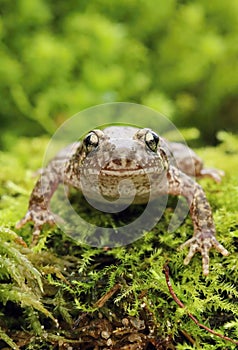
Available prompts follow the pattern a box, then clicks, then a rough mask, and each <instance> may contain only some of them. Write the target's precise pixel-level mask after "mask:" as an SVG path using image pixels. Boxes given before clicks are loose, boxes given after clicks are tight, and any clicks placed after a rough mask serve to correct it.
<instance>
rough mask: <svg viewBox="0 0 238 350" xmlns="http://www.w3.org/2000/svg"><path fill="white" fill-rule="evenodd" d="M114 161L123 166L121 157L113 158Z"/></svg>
mask: <svg viewBox="0 0 238 350" xmlns="http://www.w3.org/2000/svg"><path fill="white" fill-rule="evenodd" d="M112 162H113V163H114V164H115V165H119V166H122V162H121V159H119V158H116V159H113V160H112Z"/></svg>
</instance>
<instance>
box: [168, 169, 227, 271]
mask: <svg viewBox="0 0 238 350" xmlns="http://www.w3.org/2000/svg"><path fill="white" fill-rule="evenodd" d="M167 177H168V186H169V189H168V191H169V194H173V195H182V196H184V197H185V198H186V199H187V201H188V204H189V208H190V214H191V217H192V221H193V225H194V234H193V237H192V238H191V239H189V240H188V241H187V242H185V243H183V244H182V246H181V247H182V248H183V247H185V246H189V247H190V249H189V253H188V255H187V257H186V258H185V260H184V263H185V264H186V265H187V264H189V262H190V260H191V258H192V257H193V256H194V254H195V253H196V252H200V253H201V255H202V264H203V273H204V275H208V273H209V250H210V249H211V248H212V247H214V248H215V249H216V250H217V251H219V252H220V253H221V254H222V255H225V256H226V255H228V254H229V253H228V251H227V250H226V249H225V248H224V247H223V246H222V245H221V244H220V243H219V242H218V241H217V240H216V238H215V233H216V230H215V225H214V222H213V218H212V211H211V207H210V205H209V203H208V201H207V198H206V196H205V193H204V191H203V189H202V188H201V186H200V185H199V184H198V183H196V182H195V181H194V180H193V179H192V178H190V177H189V176H187V175H185V174H184V173H183V172H181V171H180V170H178V169H177V168H175V167H172V166H171V167H170V169H169V170H168V174H167Z"/></svg>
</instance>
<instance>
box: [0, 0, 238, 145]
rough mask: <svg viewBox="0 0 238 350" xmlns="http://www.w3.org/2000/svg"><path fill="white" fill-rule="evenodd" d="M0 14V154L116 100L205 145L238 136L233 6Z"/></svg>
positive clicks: (202, 1)
mask: <svg viewBox="0 0 238 350" xmlns="http://www.w3.org/2000/svg"><path fill="white" fill-rule="evenodd" d="M0 13H1V17H0V96H1V108H0V123H1V146H3V147H7V146H8V145H9V144H10V143H11V142H12V140H13V137H15V135H17V136H19V135H24V136H37V135H41V134H45V133H47V134H49V135H51V134H52V133H53V132H54V131H55V130H56V128H57V127H58V126H59V125H61V123H62V122H63V121H64V120H66V119H67V118H69V117H71V116H72V115H73V114H75V113H77V112H79V111H80V110H83V109H85V108H87V107H90V106H93V105H96V104H101V103H106V102H114V101H123V102H126V101H129V102H136V103H141V104H144V105H146V106H150V107H152V108H154V109H155V110H157V111H159V112H161V113H163V114H165V115H166V116H167V117H169V118H170V119H171V120H172V121H173V122H174V123H175V125H176V126H178V127H183V128H184V127H191V126H193V127H196V128H198V129H199V130H200V133H201V139H202V140H203V141H204V142H206V143H211V144H212V143H215V142H216V134H217V131H218V130H222V129H223V130H228V131H229V130H230V131H237V130H238V116H237V110H238V98H237V97H238V42H237V38H238V1H237V0H228V1H224V0H213V1H211V2H210V1H207V0H197V1H186V0H183V1H175V0H165V1H156V0H139V1H138V0H121V1H115V0H95V1H88V0H68V1H53V0H47V1H46V0H31V1H29V0H18V1H16V2H15V1H9V0H0ZM89 122H90V121H89ZM128 122H129V121H128ZM89 128H92V125H89Z"/></svg>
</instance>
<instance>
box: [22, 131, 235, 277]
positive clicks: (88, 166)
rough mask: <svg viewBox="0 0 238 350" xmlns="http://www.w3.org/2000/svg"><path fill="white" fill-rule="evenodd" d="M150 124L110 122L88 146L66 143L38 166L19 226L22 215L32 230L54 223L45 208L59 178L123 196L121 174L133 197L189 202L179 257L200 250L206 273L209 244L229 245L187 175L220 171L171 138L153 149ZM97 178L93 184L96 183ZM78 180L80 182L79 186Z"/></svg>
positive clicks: (126, 193)
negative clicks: (186, 235)
mask: <svg viewBox="0 0 238 350" xmlns="http://www.w3.org/2000/svg"><path fill="white" fill-rule="evenodd" d="M153 135H154V134H153V133H151V131H150V130H149V129H137V128H134V127H128V126H111V127H107V128H106V129H104V130H102V131H101V130H95V131H94V133H93V137H92V141H97V142H98V143H97V144H96V145H95V147H93V146H92V147H91V146H90V147H91V148H90V147H87V146H86V141H85V140H84V141H82V142H77V143H75V144H73V145H70V146H68V147H67V148H65V149H64V150H62V151H61V152H59V153H58V155H57V156H56V157H55V158H54V159H53V160H52V161H51V162H50V163H49V164H48V166H47V167H46V168H45V169H43V171H42V173H41V176H40V179H39V180H38V181H37V183H36V185H35V187H34V189H33V191H32V194H31V197H30V201H29V208H28V212H27V214H26V216H25V217H24V218H23V219H22V220H21V221H19V222H18V223H17V228H20V227H22V226H23V225H24V224H25V223H26V222H27V221H33V222H34V233H33V234H34V236H35V237H38V235H39V233H40V229H41V227H42V225H43V224H44V223H46V222H48V223H50V224H53V223H54V216H55V214H54V216H53V215H52V214H51V213H50V212H49V210H48V208H49V203H50V199H51V197H52V195H53V193H54V191H55V190H56V188H57V186H58V185H59V183H65V184H68V185H71V186H74V187H75V188H78V189H79V190H81V189H82V187H83V192H84V194H86V195H87V196H89V197H91V198H93V199H96V200H100V198H101V197H102V195H103V198H108V199H110V200H115V199H117V198H118V197H120V196H121V198H122V200H124V201H125V202H126V201H127V200H128V198H130V196H131V193H130V190H131V189H130V186H129V185H128V186H127V187H125V188H124V189H123V188H122V192H121V193H120V195H119V193H118V184H119V183H120V182H121V181H122V180H127V179H129V180H133V185H134V187H135V189H136V196H135V201H134V202H135V203H144V202H146V201H147V200H148V196H149V195H152V198H153V197H157V196H158V195H160V194H165V193H166V194H172V195H182V196H184V197H185V198H186V199H187V201H188V204H189V207H190V215H191V217H192V221H193V225H194V234H193V237H192V238H191V239H189V240H188V241H187V242H185V243H184V244H183V245H182V247H184V246H189V247H190V249H189V253H188V255H187V257H186V259H185V260H184V263H185V264H188V263H189V262H190V260H191V258H192V257H193V255H194V254H195V253H196V252H197V251H199V252H200V253H201V255H202V261H203V273H204V274H205V275H207V274H208V273H209V250H210V249H211V248H212V247H214V248H215V249H216V250H218V251H219V252H221V253H222V254H223V255H228V251H227V250H226V249H225V248H224V247H223V246H222V245H221V244H220V243H219V242H218V241H217V240H216V238H215V226H214V222H213V218H212V211H211V207H210V205H209V203H208V201H207V199H206V196H205V193H204V191H203V190H202V188H201V186H200V185H199V184H198V183H197V182H196V181H194V180H193V178H192V177H191V176H193V175H194V176H196V177H203V176H210V177H212V178H213V179H214V180H215V181H217V182H219V181H220V175H221V172H219V171H217V170H215V169H204V168H203V164H202V161H201V160H200V159H199V158H198V157H197V156H196V154H195V153H194V152H193V151H192V150H190V149H189V148H187V147H186V146H184V145H182V144H178V143H170V142H168V141H166V140H164V139H162V138H160V140H159V143H158V145H157V144H156V148H155V149H150V147H149V146H148V144H147V143H146V140H147V141H148V140H149V141H150V140H152V141H153ZM95 180H97V185H95V183H96V182H95ZM82 184H83V186H82Z"/></svg>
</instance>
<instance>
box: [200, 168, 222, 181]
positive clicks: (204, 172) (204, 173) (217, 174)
mask: <svg viewBox="0 0 238 350" xmlns="http://www.w3.org/2000/svg"><path fill="white" fill-rule="evenodd" d="M224 175H225V173H224V171H223V170H219V169H212V168H211V169H208V168H205V169H201V170H200V174H199V175H198V177H200V178H202V177H210V178H212V179H213V180H214V181H216V182H218V183H219V182H221V180H222V177H223V176H224Z"/></svg>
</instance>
